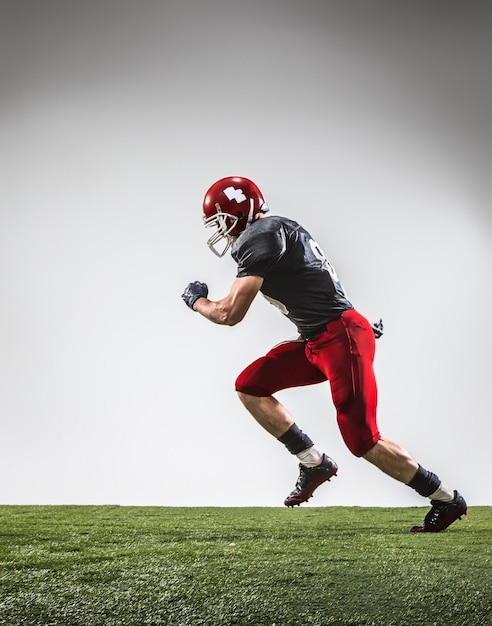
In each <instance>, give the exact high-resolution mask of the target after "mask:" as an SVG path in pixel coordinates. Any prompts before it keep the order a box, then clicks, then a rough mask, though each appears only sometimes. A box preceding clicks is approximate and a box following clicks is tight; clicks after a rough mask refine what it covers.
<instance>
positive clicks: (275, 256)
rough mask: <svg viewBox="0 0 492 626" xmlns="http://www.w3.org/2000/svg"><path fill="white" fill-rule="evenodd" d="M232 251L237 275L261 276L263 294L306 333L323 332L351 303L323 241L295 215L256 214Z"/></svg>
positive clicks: (299, 329) (308, 335)
mask: <svg viewBox="0 0 492 626" xmlns="http://www.w3.org/2000/svg"><path fill="white" fill-rule="evenodd" d="M231 254H232V258H233V259H234V260H235V261H236V263H237V264H238V271H237V276H238V277H242V276H261V277H262V278H263V279H264V280H263V285H262V287H261V292H262V294H263V295H264V296H265V297H266V298H267V300H269V301H270V302H271V303H272V304H275V305H276V306H278V307H279V309H280V310H281V311H282V313H283V314H284V315H286V316H287V317H288V318H289V319H290V320H291V321H292V322H293V323H294V324H295V325H296V327H297V329H298V331H299V333H300V334H301V335H302V336H303V337H312V336H313V335H316V334H318V333H320V332H322V331H323V330H324V327H325V325H326V324H327V322H330V321H331V320H334V319H337V318H339V317H340V315H341V314H342V313H343V312H344V311H348V310H349V309H352V308H353V306H352V304H351V303H350V302H349V300H348V299H347V297H346V295H345V292H344V290H343V287H342V285H341V284H340V281H339V280H338V277H337V275H336V273H335V270H334V269H333V267H332V266H331V265H330V263H329V261H328V260H327V258H326V257H325V255H324V254H323V251H322V250H321V248H320V247H319V245H318V244H317V243H316V241H315V240H314V239H313V238H312V237H311V235H310V234H309V233H308V232H307V230H305V229H304V228H303V227H302V226H300V225H299V224H298V223H297V222H294V221H293V220H290V219H288V218H285V217H280V216H276V215H272V216H267V217H264V218H261V219H258V220H256V221H255V222H253V224H251V226H249V227H248V228H247V229H246V230H245V231H244V232H243V233H241V235H240V236H239V237H238V239H237V240H236V241H235V243H234V245H233V247H232V251H231Z"/></svg>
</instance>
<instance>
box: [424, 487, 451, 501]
mask: <svg viewBox="0 0 492 626" xmlns="http://www.w3.org/2000/svg"><path fill="white" fill-rule="evenodd" d="M429 498H430V499H431V500H439V501H440V502H451V500H454V491H453V490H452V489H449V488H448V487H446V485H443V484H442V483H441V484H440V485H439V487H438V488H437V489H436V490H435V491H434V493H431V494H430V496H429Z"/></svg>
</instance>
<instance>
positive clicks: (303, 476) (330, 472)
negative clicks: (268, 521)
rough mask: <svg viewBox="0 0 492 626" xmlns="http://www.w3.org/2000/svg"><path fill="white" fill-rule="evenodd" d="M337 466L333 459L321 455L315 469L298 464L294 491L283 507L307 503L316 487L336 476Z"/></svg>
mask: <svg viewBox="0 0 492 626" xmlns="http://www.w3.org/2000/svg"><path fill="white" fill-rule="evenodd" d="M337 471H338V466H337V464H336V463H335V461H334V460H333V459H330V457H329V456H327V455H326V454H323V459H322V461H321V463H320V464H319V465H316V467H306V466H305V465H303V464H302V463H299V478H298V479H297V482H296V486H295V488H294V490H293V491H292V492H291V493H290V494H289V495H288V496H287V497H286V498H285V500H284V504H285V506H299V505H300V504H301V503H302V502H307V501H308V500H309V498H310V497H311V496H312V495H313V492H314V490H315V489H316V487H319V486H320V485H321V484H322V483H324V482H326V481H327V480H330V478H331V477H332V476H336V473H337Z"/></svg>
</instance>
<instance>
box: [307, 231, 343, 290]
mask: <svg viewBox="0 0 492 626" xmlns="http://www.w3.org/2000/svg"><path fill="white" fill-rule="evenodd" d="M309 244H310V246H311V250H312V251H313V254H314V256H315V257H316V258H317V259H318V260H319V261H321V267H322V268H323V269H324V270H326V271H327V272H328V273H329V274H330V276H331V277H332V279H333V280H334V282H336V283H338V284H340V281H339V279H338V276H337V273H336V272H335V268H334V267H333V265H332V264H331V263H330V261H328V259H327V258H326V256H325V253H324V252H323V250H322V249H321V248H320V247H319V245H318V244H317V243H316V241H314V239H310V240H309Z"/></svg>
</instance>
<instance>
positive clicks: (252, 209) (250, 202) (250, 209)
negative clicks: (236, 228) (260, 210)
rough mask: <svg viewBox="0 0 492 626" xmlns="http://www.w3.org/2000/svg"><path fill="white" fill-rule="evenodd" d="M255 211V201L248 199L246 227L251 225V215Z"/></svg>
mask: <svg viewBox="0 0 492 626" xmlns="http://www.w3.org/2000/svg"><path fill="white" fill-rule="evenodd" d="M254 210H255V201H254V199H253V198H250V199H249V213H248V226H249V224H252V223H253V214H254Z"/></svg>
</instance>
